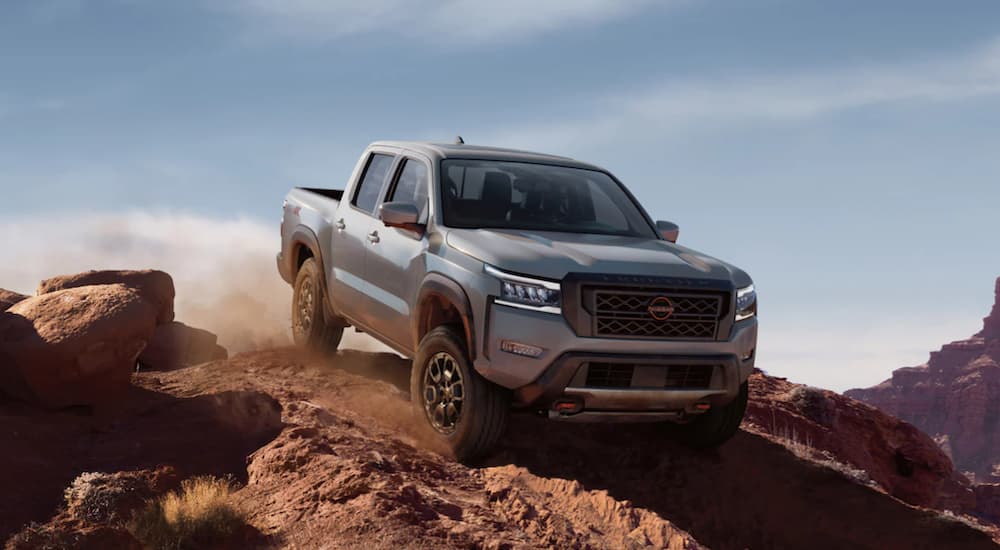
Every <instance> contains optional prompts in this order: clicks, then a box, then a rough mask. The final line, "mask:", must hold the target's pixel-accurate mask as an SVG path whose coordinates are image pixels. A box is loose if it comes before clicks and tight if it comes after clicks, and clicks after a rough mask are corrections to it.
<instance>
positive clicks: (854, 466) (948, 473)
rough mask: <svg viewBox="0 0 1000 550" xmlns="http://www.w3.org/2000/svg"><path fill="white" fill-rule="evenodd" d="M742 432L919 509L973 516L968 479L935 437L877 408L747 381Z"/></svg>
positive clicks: (764, 379)
mask: <svg viewBox="0 0 1000 550" xmlns="http://www.w3.org/2000/svg"><path fill="white" fill-rule="evenodd" d="M744 428H749V429H752V430H755V431H758V432H763V433H764V434H767V435H769V436H771V437H773V438H776V439H778V440H779V441H781V442H782V443H784V444H785V445H786V446H789V447H790V448H793V449H799V450H800V452H802V453H804V454H807V455H808V456H807V457H806V458H811V459H814V460H819V461H821V462H827V463H829V464H830V465H831V466H832V467H834V468H836V469H840V470H842V471H843V472H845V473H847V474H848V475H849V476H857V477H859V478H860V479H856V481H860V482H867V481H868V480H870V481H873V482H874V483H875V484H877V485H878V487H880V488H881V489H883V490H885V492H887V493H889V494H890V495H892V496H894V497H896V498H898V499H900V500H902V501H904V502H907V503H909V504H913V505H916V506H923V507H929V508H938V509H948V510H954V511H971V510H973V509H974V508H975V503H976V496H975V494H974V492H973V488H972V487H971V484H970V483H969V481H968V480H967V479H966V478H965V477H964V476H962V475H961V474H959V473H958V472H956V471H955V470H954V468H953V466H952V463H951V460H950V459H949V458H948V456H947V455H946V454H945V452H944V451H943V450H941V449H940V448H939V447H938V445H937V444H936V443H935V441H934V440H933V439H931V438H930V437H929V436H928V435H927V434H925V433H923V432H921V431H920V430H918V429H917V428H916V427H914V426H912V425H911V424H908V423H906V422H903V421H901V420H899V419H897V418H894V417H892V416H890V415H888V414H886V413H884V412H882V411H880V410H878V409H876V408H875V407H872V406H870V405H867V404H865V403H861V402H859V401H856V400H854V399H850V398H847V397H844V396H842V395H838V394H836V393H834V392H831V391H829V390H822V389H819V388H813V387H809V386H803V385H799V384H793V383H791V382H788V381H786V380H784V379H782V378H774V377H770V376H764V375H761V374H754V375H752V376H751V377H750V402H749V405H748V409H747V417H746V420H744Z"/></svg>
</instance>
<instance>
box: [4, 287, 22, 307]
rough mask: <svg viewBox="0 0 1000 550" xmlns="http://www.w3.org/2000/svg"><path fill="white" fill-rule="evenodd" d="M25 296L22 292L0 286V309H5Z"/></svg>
mask: <svg viewBox="0 0 1000 550" xmlns="http://www.w3.org/2000/svg"><path fill="white" fill-rule="evenodd" d="M25 298H27V296H25V295H24V294H18V293H17V292H12V291H10V290H4V289H2V288H0V311H6V310H7V308H9V307H10V306H12V305H14V304H16V303H18V302H20V301H21V300H24V299H25Z"/></svg>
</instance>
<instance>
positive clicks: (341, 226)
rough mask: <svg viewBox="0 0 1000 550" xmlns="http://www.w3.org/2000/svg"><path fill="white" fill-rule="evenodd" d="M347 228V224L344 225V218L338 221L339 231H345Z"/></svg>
mask: <svg viewBox="0 0 1000 550" xmlns="http://www.w3.org/2000/svg"><path fill="white" fill-rule="evenodd" d="M345 227H347V224H346V223H344V218H340V219H339V220H337V229H339V230H341V231H343V230H344V228H345Z"/></svg>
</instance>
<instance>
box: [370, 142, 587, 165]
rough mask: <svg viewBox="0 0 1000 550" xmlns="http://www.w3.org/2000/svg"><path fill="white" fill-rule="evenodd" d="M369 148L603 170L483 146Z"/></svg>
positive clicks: (437, 157) (412, 144) (390, 144)
mask: <svg viewBox="0 0 1000 550" xmlns="http://www.w3.org/2000/svg"><path fill="white" fill-rule="evenodd" d="M371 146H372V147H374V146H382V147H394V148H399V149H405V150H409V151H414V152H417V153H422V154H424V155H425V156H428V157H430V158H431V159H434V160H441V159H447V158H456V159H478V160H506V161H514V162H533V163H539V164H555V165H558V166H570V167H574V168H584V169H588V170H602V171H603V168H600V167H598V166H595V165H593V164H589V163H586V162H581V161H578V160H575V159H571V158H569V157H561V156H558V155H548V154H545V153H534V152H531V151H521V150H518V149H505V148H503V147H489V146H485V145H469V144H455V143H434V142H430V141H376V142H374V143H372V144H371Z"/></svg>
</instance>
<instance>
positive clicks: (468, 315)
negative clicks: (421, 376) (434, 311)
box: [410, 273, 476, 361]
mask: <svg viewBox="0 0 1000 550" xmlns="http://www.w3.org/2000/svg"><path fill="white" fill-rule="evenodd" d="M434 298H437V299H439V300H443V301H445V302H447V303H449V304H451V305H453V306H454V307H455V309H456V310H458V314H459V315H460V316H461V317H462V328H463V329H465V344H466V347H468V352H469V359H470V360H472V361H475V360H476V325H475V323H474V318H473V316H472V304H471V302H470V301H469V296H468V295H467V294H466V293H465V290H464V289H463V288H462V285H460V284H458V282H456V281H455V280H454V279H452V278H450V277H446V276H444V275H442V274H440V273H428V274H427V276H426V277H424V280H423V282H422V283H421V284H420V291H419V292H418V293H417V304H416V305H417V307H416V311H415V315H413V316H411V317H410V324H411V328H412V333H413V349H414V350H416V349H417V348H419V347H420V335H421V334H426V333H427V332H429V330H430V329H429V327H427V326H425V325H426V323H427V316H426V315H424V307H426V305H425V304H427V303H429V302H430V300H432V299H434Z"/></svg>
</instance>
